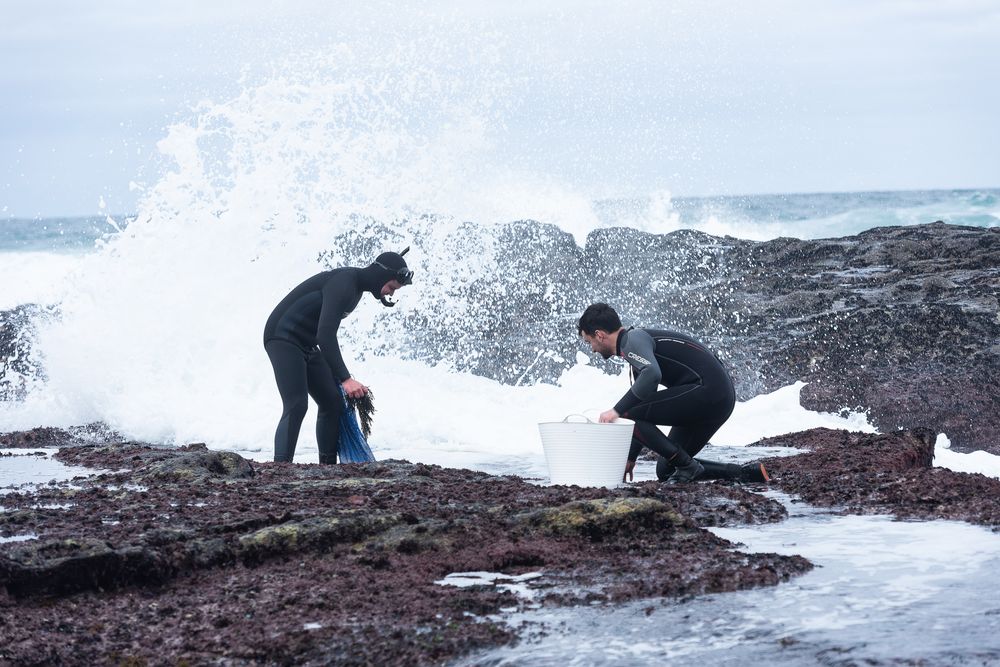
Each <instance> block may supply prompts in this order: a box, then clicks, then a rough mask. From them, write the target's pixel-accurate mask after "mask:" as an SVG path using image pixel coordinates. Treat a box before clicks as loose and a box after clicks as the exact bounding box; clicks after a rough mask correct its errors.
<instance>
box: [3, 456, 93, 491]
mask: <svg viewBox="0 0 1000 667" xmlns="http://www.w3.org/2000/svg"><path fill="white" fill-rule="evenodd" d="M58 451H59V449H58V448H54V447H39V448H37V449H0V494H4V493H12V492H14V491H19V490H23V489H24V488H25V487H32V486H38V485H41V484H47V483H49V482H65V481H68V480H71V479H73V478H75V477H81V476H83V477H89V476H91V475H95V474H97V471H95V470H92V469H90V468H83V467H80V466H68V465H66V464H65V463H62V462H61V461H57V460H56V459H54V458H52V456H53V455H54V454H55V453H56V452H58Z"/></svg>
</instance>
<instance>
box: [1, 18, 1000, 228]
mask: <svg viewBox="0 0 1000 667" xmlns="http://www.w3.org/2000/svg"><path fill="white" fill-rule="evenodd" d="M236 6H238V7H240V9H239V15H236V13H235V10H233V9H231V7H236ZM3 14H4V17H3V21H2V22H0V100H2V102H0V212H2V216H3V217H34V216H57V215H81V214H82V215H88V214H94V213H97V212H99V210H100V209H99V202H100V201H101V200H102V198H103V200H104V201H105V202H106V206H107V208H106V209H105V210H106V211H107V212H111V213H127V212H130V211H131V210H133V209H134V207H135V201H136V199H135V198H136V196H137V195H136V193H135V192H133V191H130V189H129V183H130V182H133V181H134V182H138V183H151V182H155V181H156V180H157V178H158V174H159V173H161V171H162V170H163V169H164V168H165V167H167V166H169V165H164V164H161V163H160V162H159V161H158V160H157V159H156V148H155V143H156V141H157V140H158V139H160V138H162V137H163V136H164V134H165V128H166V127H167V126H168V125H169V124H171V123H174V122H178V121H180V120H184V119H185V118H189V117H190V116H191V115H192V114H193V113H194V112H193V111H192V108H193V106H194V105H195V104H196V103H197V102H198V101H200V100H204V99H208V100H213V101H224V100H226V99H229V98H230V97H232V96H234V95H236V94H238V92H239V91H240V87H241V81H247V80H248V79H247V76H249V79H251V80H257V81H259V80H261V77H262V76H264V75H263V74H262V73H264V72H273V71H276V70H280V66H279V65H277V63H280V62H281V61H282V59H283V58H284V57H285V56H287V55H290V54H291V55H294V54H295V53H296V52H301V51H304V50H310V49H321V50H322V49H324V48H328V47H329V45H330V44H331V43H336V42H338V41H341V42H348V43H349V42H351V41H352V40H364V41H365V42H366V43H368V44H372V43H374V44H378V43H380V40H383V39H384V40H390V39H394V40H397V41H398V40H399V39H400V35H403V36H404V37H403V38H404V39H405V35H406V34H408V33H411V34H414V35H416V34H424V33H427V32H433V31H438V32H440V33H441V34H442V35H445V36H447V37H448V38H452V39H454V40H456V41H461V40H464V39H468V40H470V42H471V43H479V42H478V41H477V40H481V39H482V38H481V37H479V36H476V38H475V39H473V38H472V37H470V34H469V33H470V32H476V31H489V32H490V34H491V35H494V36H495V39H496V40H498V41H499V42H501V43H502V44H503V49H502V53H506V54H509V57H505V58H503V59H501V60H500V61H499V62H497V63H495V64H494V65H491V66H492V67H495V68H499V69H505V68H507V69H509V70H510V71H511V72H512V73H515V74H519V75H522V77H521V78H517V77H515V79H516V80H517V81H519V82H520V83H519V84H518V86H519V89H518V90H513V91H512V94H513V95H515V96H516V97H518V99H519V102H518V103H517V104H516V105H514V106H513V107H512V110H511V111H510V112H509V114H508V116H507V117H505V119H504V122H505V124H504V130H503V131H504V133H505V135H504V136H503V137H502V141H501V142H499V145H500V146H501V148H498V149H497V150H498V151H500V154H499V155H498V157H499V158H502V159H509V160H511V161H513V162H517V163H519V164H526V165H528V166H530V167H531V168H532V169H533V170H535V171H536V172H538V173H545V174H551V175H552V176H553V177H555V178H558V179H561V180H563V181H565V182H568V183H572V184H575V185H578V186H579V187H580V188H581V189H582V190H584V191H586V192H592V193H594V195H595V196H610V195H622V196H633V195H638V194H642V193H645V192H650V191H652V190H669V191H671V192H672V193H673V194H674V195H675V196H685V195H709V194H745V193H775V192H816V191H851V190H891V189H929V188H955V187H1000V156H998V149H1000V123H998V122H997V118H998V117H1000V3H998V2H995V1H994V0H952V1H951V2H947V3H943V2H939V1H934V2H930V1H927V2H924V1H913V2H907V1H902V0H814V1H807V2H803V1H799V0H757V1H755V2H742V3H737V2H711V1H697V0H684V1H681V2H674V1H672V0H661V1H649V2H629V1H617V2H610V1H609V2H606V3H598V2H575V1H574V2H570V1H569V0H562V1H553V2H545V0H534V1H532V2H489V3H487V2H478V3H477V2H475V0H466V1H465V2H458V1H455V2H444V1H440V2H432V3H417V2H413V3H392V2H365V3H361V2H357V3H345V2H334V1H318V0H317V1H314V2H306V1H302V2H292V1H288V2H277V1H265V0H245V1H244V2H241V3H223V2H220V1H217V0H198V1H190V0H184V1H177V2H162V1H159V0H148V1H147V2H144V3H134V2H129V1H126V0H120V1H113V0H94V1H92V2H78V1H75V0H67V1H64V2H60V1H54V0H33V1H32V2H14V1H13V0H8V1H6V2H4V11H3ZM458 25H461V26H462V27H460V28H456V26H458ZM463 30H464V31H466V34H463V33H462V31H463ZM456 71H457V72H459V74H457V76H462V74H461V72H463V71H465V70H462V68H461V67H458V68H457V69H456ZM525 73H527V74H528V76H527V77H524V76H523V75H524V74H525ZM241 75H242V76H243V77H244V78H243V79H241Z"/></svg>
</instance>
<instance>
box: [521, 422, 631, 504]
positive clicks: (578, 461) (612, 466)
mask: <svg viewBox="0 0 1000 667" xmlns="http://www.w3.org/2000/svg"><path fill="white" fill-rule="evenodd" d="M572 417H579V418H581V419H584V420H585V421H582V422H581V421H570V418H572ZM634 424H635V422H632V421H630V420H628V419H618V420H617V421H615V422H612V423H610V424H601V423H598V422H594V421H591V420H590V419H589V418H588V417H586V416H585V415H569V416H568V417H566V418H565V419H563V420H562V421H560V422H541V423H539V424H538V432H539V434H540V435H541V436H542V449H543V450H544V451H545V461H546V463H548V466H549V480H550V481H551V483H552V484H576V485H577V486H603V487H605V488H608V489H613V488H615V487H616V486H618V485H619V484H621V482H622V475H624V473H625V462H626V461H627V460H628V450H629V447H630V446H631V444H632V427H633V426H634Z"/></svg>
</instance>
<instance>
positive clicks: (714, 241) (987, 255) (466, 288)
mask: <svg viewBox="0 0 1000 667" xmlns="http://www.w3.org/2000/svg"><path fill="white" fill-rule="evenodd" d="M371 231H372V234H374V236H373V235H372V234H360V233H358V232H357V231H352V232H349V233H347V234H345V235H343V236H342V237H340V238H338V239H337V241H336V244H337V246H338V248H340V249H341V251H342V256H343V258H346V259H347V261H348V262H353V263H360V262H363V261H367V260H368V259H370V257H372V256H373V253H375V252H377V250H375V248H377V247H381V246H380V245H379V244H380V243H381V242H380V241H378V239H383V240H385V242H386V243H389V244H390V245H391V243H390V242H397V241H398V242H402V240H403V239H402V238H401V237H400V236H399V234H398V233H397V232H395V231H393V230H389V229H388V228H385V229H381V230H379V229H377V228H372V230H371ZM484 234H485V232H484V231H483V229H482V228H481V227H477V226H475V225H472V224H467V225H463V226H460V227H459V228H458V229H456V230H455V231H454V232H453V234H452V236H451V237H449V239H448V242H447V244H445V249H444V250H442V248H441V247H438V246H436V247H435V252H447V253H452V255H453V256H454V262H455V265H456V266H462V265H463V264H465V263H468V262H470V261H471V258H474V257H476V256H477V255H480V254H482V252H483V245H484V243H485V242H486V241H485V240H484ZM373 239H375V240H374V241H373ZM393 240H395V241H393ZM488 241H489V244H490V245H491V246H492V247H493V249H494V255H495V261H496V268H495V270H493V271H491V272H490V273H489V275H486V276H482V277H479V278H475V279H473V278H472V277H471V275H470V277H469V279H468V281H467V282H465V283H463V282H462V280H461V276H459V280H458V281H456V283H455V284H453V285H450V286H449V289H448V290H441V291H440V293H438V292H433V293H425V294H423V295H422V296H421V304H420V306H419V307H408V308H407V309H406V310H405V311H400V312H395V313H392V317H389V318H386V319H379V320H378V322H379V326H380V327H385V328H386V330H387V331H391V332H402V331H405V332H406V335H405V336H402V335H400V336H395V338H396V344H397V345H398V346H399V350H398V351H399V353H400V354H401V355H402V356H407V357H412V358H415V359H422V360H425V361H428V362H431V363H439V362H446V363H447V364H448V365H450V366H451V367H454V368H455V369H457V370H460V371H467V372H472V373H476V374H479V375H483V376H486V377H490V378H494V379H496V380H499V381H501V382H504V383H507V384H530V383H534V382H554V381H556V380H557V379H558V378H559V376H560V375H561V374H562V373H563V372H564V371H565V370H566V369H568V368H570V367H571V366H573V365H575V364H576V358H577V356H576V355H577V353H578V352H580V351H583V347H582V345H581V344H580V342H579V340H578V338H577V336H576V321H577V319H578V318H579V315H580V313H581V312H582V311H583V309H584V308H586V306H587V305H588V304H590V303H592V302H594V301H607V302H609V303H611V304H613V305H614V306H615V307H616V308H617V309H618V310H619V311H620V313H621V314H622V316H623V319H624V320H625V321H626V323H629V324H636V325H638V326H662V327H667V328H676V329H679V330H682V331H687V332H689V333H691V334H693V335H694V336H696V337H698V338H701V339H703V340H704V341H705V342H706V343H708V344H709V345H711V346H712V347H713V348H714V349H715V350H717V351H718V352H719V354H720V356H721V357H722V359H723V361H724V362H725V363H726V365H727V366H728V367H729V368H730V370H731V372H732V374H733V377H734V379H735V382H736V387H737V392H738V395H739V398H740V399H741V400H746V399H748V398H751V397H753V396H756V395H758V394H761V393H766V392H770V391H773V390H775V389H778V388H780V387H783V386H786V385H788V384H791V383H793V382H796V381H799V380H801V381H805V382H807V383H808V385H807V386H806V387H805V388H804V390H803V391H802V395H801V401H802V404H803V405H804V406H805V407H807V408H810V409H813V410H822V411H826V412H840V411H843V410H861V411H866V412H867V413H868V415H869V418H870V420H871V421H872V423H873V424H875V425H876V426H877V427H878V428H879V429H880V430H883V431H891V430H895V429H897V428H916V427H926V428H931V429H933V430H935V431H937V432H943V433H947V435H948V437H949V438H950V439H951V441H952V444H953V446H954V447H955V449H957V450H959V451H969V450H971V449H985V450H986V451H990V452H993V453H1000V391H997V390H996V383H995V378H996V377H1000V304H998V300H997V295H998V293H1000V228H979V227H961V226H956V225H948V224H944V223H943V222H935V223H931V224H923V225H915V226H909V227H885V228H878V229H872V230H869V231H866V232H863V233H861V234H858V235H856V236H848V237H843V238H834V239H819V240H798V239H789V238H780V239H775V240H772V241H767V242H754V241H746V240H740V239H734V238H730V237H725V238H719V237H714V236H710V235H708V234H703V233H700V232H695V231H691V230H680V231H676V232H672V233H670V234H666V235H658V234H648V233H645V232H640V231H638V230H635V229H628V228H616V229H599V230H595V231H593V232H591V233H590V235H589V236H588V237H587V242H586V245H585V247H584V248H580V247H579V246H577V245H576V243H575V242H574V239H573V237H572V236H571V235H570V234H568V233H566V232H563V231H561V230H559V229H558V228H557V227H555V226H553V225H546V224H541V223H537V222H532V221H519V222H513V223H509V224H507V225H500V226H498V227H496V228H495V230H494V231H493V232H491V236H490V237H489V239H488ZM423 242H424V240H423V239H421V238H419V237H418V238H415V239H414V245H415V246H416V247H417V248H419V247H420V245H421V243H423ZM325 261H330V256H327V257H326V258H325ZM341 261H343V260H341ZM470 274H471V272H470ZM36 312H38V313H40V312H41V311H37V309H35V310H31V309H25V308H20V309H17V310H15V311H8V312H6V313H3V314H0V400H2V399H3V398H4V397H5V396H7V397H10V396H14V395H19V394H18V392H21V393H23V389H24V386H23V378H24V377H27V376H29V375H31V374H32V373H35V374H37V373H38V372H40V370H39V368H38V367H37V364H35V365H31V364H29V360H30V341H31V326H33V325H32V322H34V321H35V320H34V319H33V317H32V313H36ZM38 316H40V317H41V316H44V317H49V316H51V315H49V314H45V313H42V314H40V315H38ZM593 363H594V364H595V365H597V366H599V367H602V368H604V369H605V370H608V371H613V372H617V370H618V368H619V367H618V366H616V365H615V364H614V362H613V361H602V360H597V359H595V360H594V361H593ZM25 364H29V365H25ZM5 374H6V376H5Z"/></svg>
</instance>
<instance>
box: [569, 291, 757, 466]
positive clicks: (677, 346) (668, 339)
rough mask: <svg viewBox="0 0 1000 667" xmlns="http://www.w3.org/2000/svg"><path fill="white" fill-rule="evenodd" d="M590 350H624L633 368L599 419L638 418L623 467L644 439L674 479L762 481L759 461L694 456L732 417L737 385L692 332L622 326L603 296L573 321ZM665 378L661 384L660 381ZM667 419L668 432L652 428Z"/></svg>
mask: <svg viewBox="0 0 1000 667" xmlns="http://www.w3.org/2000/svg"><path fill="white" fill-rule="evenodd" d="M577 330H578V333H579V334H580V335H581V336H582V337H583V339H584V341H585V342H587V343H588V344H589V345H590V347H591V349H592V350H593V351H594V352H597V353H600V354H601V355H602V356H603V357H604V358H605V359H608V358H610V357H611V356H612V355H615V356H619V357H622V358H623V359H625V361H627V362H628V364H629V366H630V367H631V370H632V387H631V388H630V389H629V391H628V392H626V394H625V395H624V396H622V398H621V400H620V401H618V403H617V404H616V405H615V407H613V408H612V409H610V410H607V411H605V412H603V413H601V416H600V421H601V422H612V421H614V420H615V419H617V418H618V417H626V418H628V419H631V420H633V421H635V429H634V432H633V437H632V447H631V449H630V450H629V454H628V463H627V464H626V467H625V475H626V476H629V475H631V474H632V471H633V469H634V467H635V461H636V458H638V456H639V452H640V451H641V450H642V448H643V447H648V448H649V449H651V450H653V451H654V452H656V453H657V454H659V455H660V460H659V461H658V463H657V466H656V474H657V477H659V478H660V479H661V480H666V481H667V482H668V483H671V484H676V483H679V482H689V481H692V480H694V479H695V478H697V477H701V478H704V479H709V478H716V479H718V478H723V479H735V480H740V481H766V471H764V468H763V466H761V465H760V464H755V465H753V466H745V467H744V466H738V465H735V464H723V463H716V462H714V461H704V460H700V459H694V458H692V457H693V456H694V455H695V454H697V453H698V452H700V451H701V449H702V448H703V447H704V446H705V445H706V444H707V443H708V440H709V438H711V437H712V436H713V435H714V434H715V432H716V431H718V430H719V428H720V427H721V426H722V425H723V424H724V423H725V422H726V420H727V419H729V416H730V415H731V414H732V412H733V407H734V406H735V404H736V392H735V390H734V388H733V381H732V379H730V377H729V373H728V372H727V371H726V369H725V367H724V366H723V365H722V362H720V361H719V360H718V358H717V357H716V356H715V355H714V354H713V353H712V352H710V351H709V350H708V348H706V347H705V346H704V345H702V344H701V343H699V342H698V341H697V340H695V339H694V338H691V337H690V336H687V335H685V334H682V333H678V332H676V331H668V330H661V329H637V328H635V327H629V328H628V329H626V328H624V327H623V326H622V322H621V319H620V318H619V317H618V313H616V312H615V310H614V309H613V308H612V307H611V306H609V305H608V304H606V303H595V304H592V305H591V306H589V307H588V308H587V310H586V311H584V313H583V315H582V316H581V317H580V321H579V324H578V327H577ZM660 385H663V386H664V387H665V389H660V388H659V387H660ZM658 424H662V425H666V426H670V427H671V428H670V433H669V435H664V434H663V432H662V431H661V430H660V429H658V428H657V425H658Z"/></svg>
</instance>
